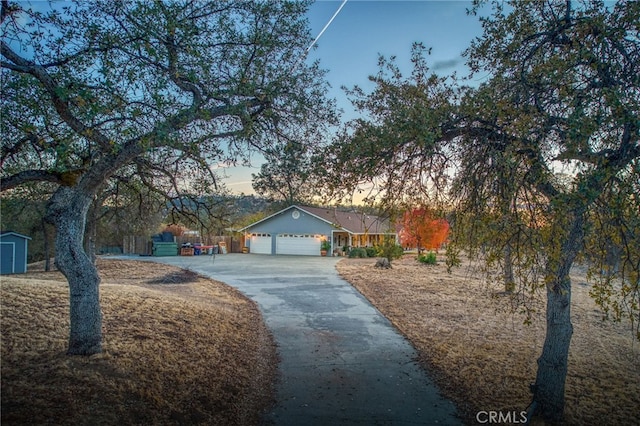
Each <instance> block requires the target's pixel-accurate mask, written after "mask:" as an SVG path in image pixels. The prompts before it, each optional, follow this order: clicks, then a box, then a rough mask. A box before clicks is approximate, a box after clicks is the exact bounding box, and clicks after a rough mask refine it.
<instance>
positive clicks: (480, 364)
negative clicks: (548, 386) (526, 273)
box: [337, 255, 640, 426]
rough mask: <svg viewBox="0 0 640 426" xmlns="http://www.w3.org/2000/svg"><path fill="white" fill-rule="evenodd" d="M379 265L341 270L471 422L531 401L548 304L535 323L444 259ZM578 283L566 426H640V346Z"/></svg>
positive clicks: (580, 280) (344, 265) (348, 265)
mask: <svg viewBox="0 0 640 426" xmlns="http://www.w3.org/2000/svg"><path fill="white" fill-rule="evenodd" d="M374 264H375V259H345V260H342V261H341V262H339V263H338V266H337V268H338V271H339V272H340V274H341V275H342V276H343V277H344V278H345V279H347V280H348V281H349V282H351V283H352V284H353V285H354V286H355V287H356V288H357V289H358V290H359V291H360V292H361V293H362V294H363V295H364V296H365V297H367V298H368V299H369V300H370V301H371V302H372V303H373V304H374V305H375V306H376V307H377V308H378V309H379V310H380V311H381V312H382V313H383V314H384V315H385V316H386V317H387V318H389V320H391V321H392V322H393V324H394V325H395V326H396V327H397V328H398V329H399V330H400V332H402V333H403V334H404V335H405V336H406V337H407V338H408V339H409V340H410V341H411V342H412V343H413V345H414V346H415V348H416V349H417V351H418V353H419V356H420V361H421V362H422V363H423V364H424V365H425V366H426V367H427V368H428V369H429V370H430V371H432V372H434V374H435V376H436V380H437V382H438V383H439V385H440V386H441V389H442V390H443V393H444V394H446V395H447V396H448V397H450V398H452V399H453V400H455V401H456V402H457V404H458V406H459V408H460V410H461V411H462V413H463V415H464V419H465V421H466V422H467V423H468V424H476V422H475V415H476V413H477V412H478V411H481V410H483V411H504V412H507V411H514V410H515V411H516V412H518V413H519V412H520V411H522V410H524V409H526V407H527V406H528V405H529V403H530V402H531V394H530V392H529V384H530V383H533V382H534V381H535V374H536V359H537V358H538V356H539V355H540V352H541V350H542V343H543V341H544V333H545V323H544V306H545V305H544V301H542V300H538V301H537V302H535V304H534V307H535V308H536V309H537V311H538V312H537V314H536V315H535V316H534V319H533V324H532V325H530V326H527V325H524V324H523V320H524V317H523V316H521V315H519V314H512V313H510V312H506V311H505V309H504V308H505V304H507V305H508V300H507V299H508V298H505V297H495V296H492V295H495V294H496V293H497V292H499V291H501V290H502V289H501V288H500V284H499V283H498V284H496V285H495V286H492V285H489V284H487V283H486V282H485V281H484V280H482V279H479V278H478V276H479V274H477V273H476V272H475V271H474V269H473V268H472V267H471V266H462V267H460V268H457V269H454V270H453V272H452V273H451V274H448V273H447V272H446V266H445V265H444V264H443V263H442V262H441V263H439V264H438V265H436V266H427V265H423V264H420V263H418V262H417V261H416V260H415V256H411V255H406V256H404V257H403V258H402V259H400V260H397V261H394V263H393V269H389V270H380V269H375V268H374V267H373V265H374ZM572 278H573V282H574V287H573V288H574V290H573V306H572V317H573V324H574V334H573V338H572V341H571V349H570V354H569V373H568V378H567V383H566V409H565V414H566V422H567V424H570V425H598V426H599V425H603V424H607V425H640V349H639V347H638V343H637V341H635V340H634V337H633V333H632V332H631V330H630V329H629V327H628V326H627V327H625V326H624V325H622V324H614V323H611V322H603V321H602V320H601V315H600V313H599V312H598V310H597V308H596V306H595V304H594V303H593V301H592V300H591V299H590V298H589V296H588V287H587V285H586V282H585V278H584V275H582V274H579V273H578V274H577V275H575V276H573V277H572Z"/></svg>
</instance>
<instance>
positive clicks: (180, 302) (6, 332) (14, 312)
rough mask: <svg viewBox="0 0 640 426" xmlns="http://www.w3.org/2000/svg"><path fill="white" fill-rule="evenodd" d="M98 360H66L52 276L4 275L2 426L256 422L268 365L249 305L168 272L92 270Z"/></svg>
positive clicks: (57, 283) (107, 265)
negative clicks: (95, 274)
mask: <svg viewBox="0 0 640 426" xmlns="http://www.w3.org/2000/svg"><path fill="white" fill-rule="evenodd" d="M98 267H99V270H100V274H101V276H102V283H101V304H102V309H103V342H104V353H102V354H98V355H94V356H91V357H70V356H67V355H65V351H66V344H67V337H68V321H69V319H68V316H69V314H68V309H69V308H68V287H67V284H66V282H65V281H64V279H63V277H62V275H61V274H60V273H58V272H43V271H37V268H34V267H33V265H32V266H31V267H30V271H31V272H29V273H27V274H24V275H15V276H10V277H7V276H3V277H2V281H1V303H2V310H1V321H2V322H1V326H2V341H1V344H2V345H1V355H2V424H7V425H8V424H14V425H17V424H91V425H101V424H154V425H165V424H167V425H168V424H207V425H247V424H257V423H258V421H259V416H260V414H261V412H262V411H263V410H264V409H266V408H267V407H268V406H269V405H270V404H271V403H273V392H274V391H273V383H274V379H275V375H276V368H277V363H278V361H277V357H276V349H275V344H274V341H273V338H272V336H271V334H270V333H269V331H268V330H267V329H266V327H265V325H264V323H263V320H262V317H261V314H260V312H259V310H258V308H257V306H256V305H255V304H254V303H253V302H251V301H249V300H248V299H247V298H246V297H244V296H243V295H241V294H240V293H239V292H238V291H236V290H234V289H232V288H230V287H228V286H226V285H224V284H222V283H218V282H215V281H212V280H209V279H206V278H203V277H201V276H198V275H196V274H194V273H191V272H188V271H183V270H180V269H177V268H174V267H171V266H167V265H159V264H153V263H148V262H134V261H123V260H99V262H98Z"/></svg>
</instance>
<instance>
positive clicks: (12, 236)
mask: <svg viewBox="0 0 640 426" xmlns="http://www.w3.org/2000/svg"><path fill="white" fill-rule="evenodd" d="M30 239H31V238H30V237H27V236H26V235H22V234H18V233H17V232H13V231H5V232H2V233H0V274H2V275H5V274H24V273H25V272H27V253H28V246H29V240H30Z"/></svg>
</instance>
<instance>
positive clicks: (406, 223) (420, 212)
mask: <svg viewBox="0 0 640 426" xmlns="http://www.w3.org/2000/svg"><path fill="white" fill-rule="evenodd" d="M448 236H449V223H448V222H447V221H446V220H445V219H443V218H438V217H436V215H435V214H434V212H433V211H432V210H431V209H429V208H427V207H416V208H413V209H410V210H407V211H405V212H404V215H403V216H402V229H401V230H400V241H401V243H402V246H403V247H417V248H418V253H421V252H422V249H427V250H438V249H439V248H440V247H442V244H444V242H445V241H446V240H447V237H448Z"/></svg>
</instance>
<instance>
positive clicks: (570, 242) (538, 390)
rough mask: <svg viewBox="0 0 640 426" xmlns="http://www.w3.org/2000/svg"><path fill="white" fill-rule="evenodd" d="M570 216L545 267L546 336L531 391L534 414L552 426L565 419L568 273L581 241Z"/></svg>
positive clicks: (579, 225) (579, 221) (578, 221)
mask: <svg viewBox="0 0 640 426" xmlns="http://www.w3.org/2000/svg"><path fill="white" fill-rule="evenodd" d="M572 216H573V220H572V221H571V223H570V226H569V227H568V229H569V232H568V233H567V234H565V238H564V240H563V241H562V243H561V244H559V246H558V252H557V253H556V256H555V258H554V256H553V255H551V258H550V260H549V265H548V267H547V268H548V269H547V333H546V336H545V340H544V345H543V347H542V354H541V355H540V358H538V372H537V375H536V383H535V385H534V388H533V392H534V404H536V412H537V413H539V414H540V415H541V416H542V417H543V418H544V419H545V420H546V421H547V422H549V423H551V424H554V423H560V422H561V421H562V420H563V417H564V401H565V400H564V389H565V381H566V378H567V364H568V358H569V345H570V343H571V336H572V335H573V325H572V324H571V279H570V277H569V272H570V270H571V267H572V266H573V262H574V260H575V259H576V256H577V254H578V251H579V248H580V246H581V244H582V242H583V239H584V229H583V225H584V218H583V216H582V213H581V212H573V215H572ZM559 226H562V225H559Z"/></svg>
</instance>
